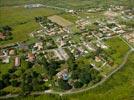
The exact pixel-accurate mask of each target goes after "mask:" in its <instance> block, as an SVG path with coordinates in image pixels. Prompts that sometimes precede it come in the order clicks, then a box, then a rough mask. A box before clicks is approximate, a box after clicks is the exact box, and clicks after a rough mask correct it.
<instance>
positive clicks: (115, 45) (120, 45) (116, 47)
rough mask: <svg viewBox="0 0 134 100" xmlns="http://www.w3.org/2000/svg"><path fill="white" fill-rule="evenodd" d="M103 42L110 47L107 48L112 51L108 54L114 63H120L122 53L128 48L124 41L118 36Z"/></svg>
mask: <svg viewBox="0 0 134 100" xmlns="http://www.w3.org/2000/svg"><path fill="white" fill-rule="evenodd" d="M105 42H106V44H107V45H108V46H109V47H110V49H109V50H110V52H113V53H111V54H110V55H111V57H112V59H113V60H114V62H115V63H116V64H120V63H121V62H122V58H123V56H124V54H126V53H127V51H128V50H129V47H128V45H127V44H126V43H125V42H124V41H122V39H120V38H119V37H114V38H111V39H108V40H106V41H105ZM109 50H108V53H109Z"/></svg>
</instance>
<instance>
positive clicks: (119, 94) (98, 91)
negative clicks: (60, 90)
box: [20, 52, 134, 100]
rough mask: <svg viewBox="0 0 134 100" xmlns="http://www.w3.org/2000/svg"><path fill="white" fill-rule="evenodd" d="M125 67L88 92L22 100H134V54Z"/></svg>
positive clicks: (23, 99) (31, 97)
mask: <svg viewBox="0 0 134 100" xmlns="http://www.w3.org/2000/svg"><path fill="white" fill-rule="evenodd" d="M128 58H129V59H128V61H127V63H126V64H125V66H124V67H123V68H122V69H121V70H120V71H118V72H117V73H115V74H114V75H112V76H111V78H110V79H108V80H107V81H106V82H105V83H104V84H102V85H100V86H98V87H96V88H94V89H92V90H89V91H87V92H83V93H79V94H72V95H66V96H63V97H59V96H54V95H41V96H37V97H33V96H29V97H26V98H21V99H20V100H89V99H90V100H133V99H134V95H133V94H134V84H133V83H134V71H133V70H134V67H133V65H134V52H133V53H132V54H130V55H129V57H128Z"/></svg>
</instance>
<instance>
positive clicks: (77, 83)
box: [74, 81, 83, 88]
mask: <svg viewBox="0 0 134 100" xmlns="http://www.w3.org/2000/svg"><path fill="white" fill-rule="evenodd" d="M82 86H83V84H82V83H81V82H79V81H76V82H75V83H74V88H81V87H82Z"/></svg>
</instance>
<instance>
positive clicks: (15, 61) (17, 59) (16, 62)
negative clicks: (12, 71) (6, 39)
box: [14, 57, 20, 67]
mask: <svg viewBox="0 0 134 100" xmlns="http://www.w3.org/2000/svg"><path fill="white" fill-rule="evenodd" d="M14 66H15V67H18V66H20V58H19V57H15V59H14Z"/></svg>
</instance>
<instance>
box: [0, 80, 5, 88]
mask: <svg viewBox="0 0 134 100" xmlns="http://www.w3.org/2000/svg"><path fill="white" fill-rule="evenodd" d="M4 87H5V84H4V82H3V80H0V90H1V89H3V88H4Z"/></svg>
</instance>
